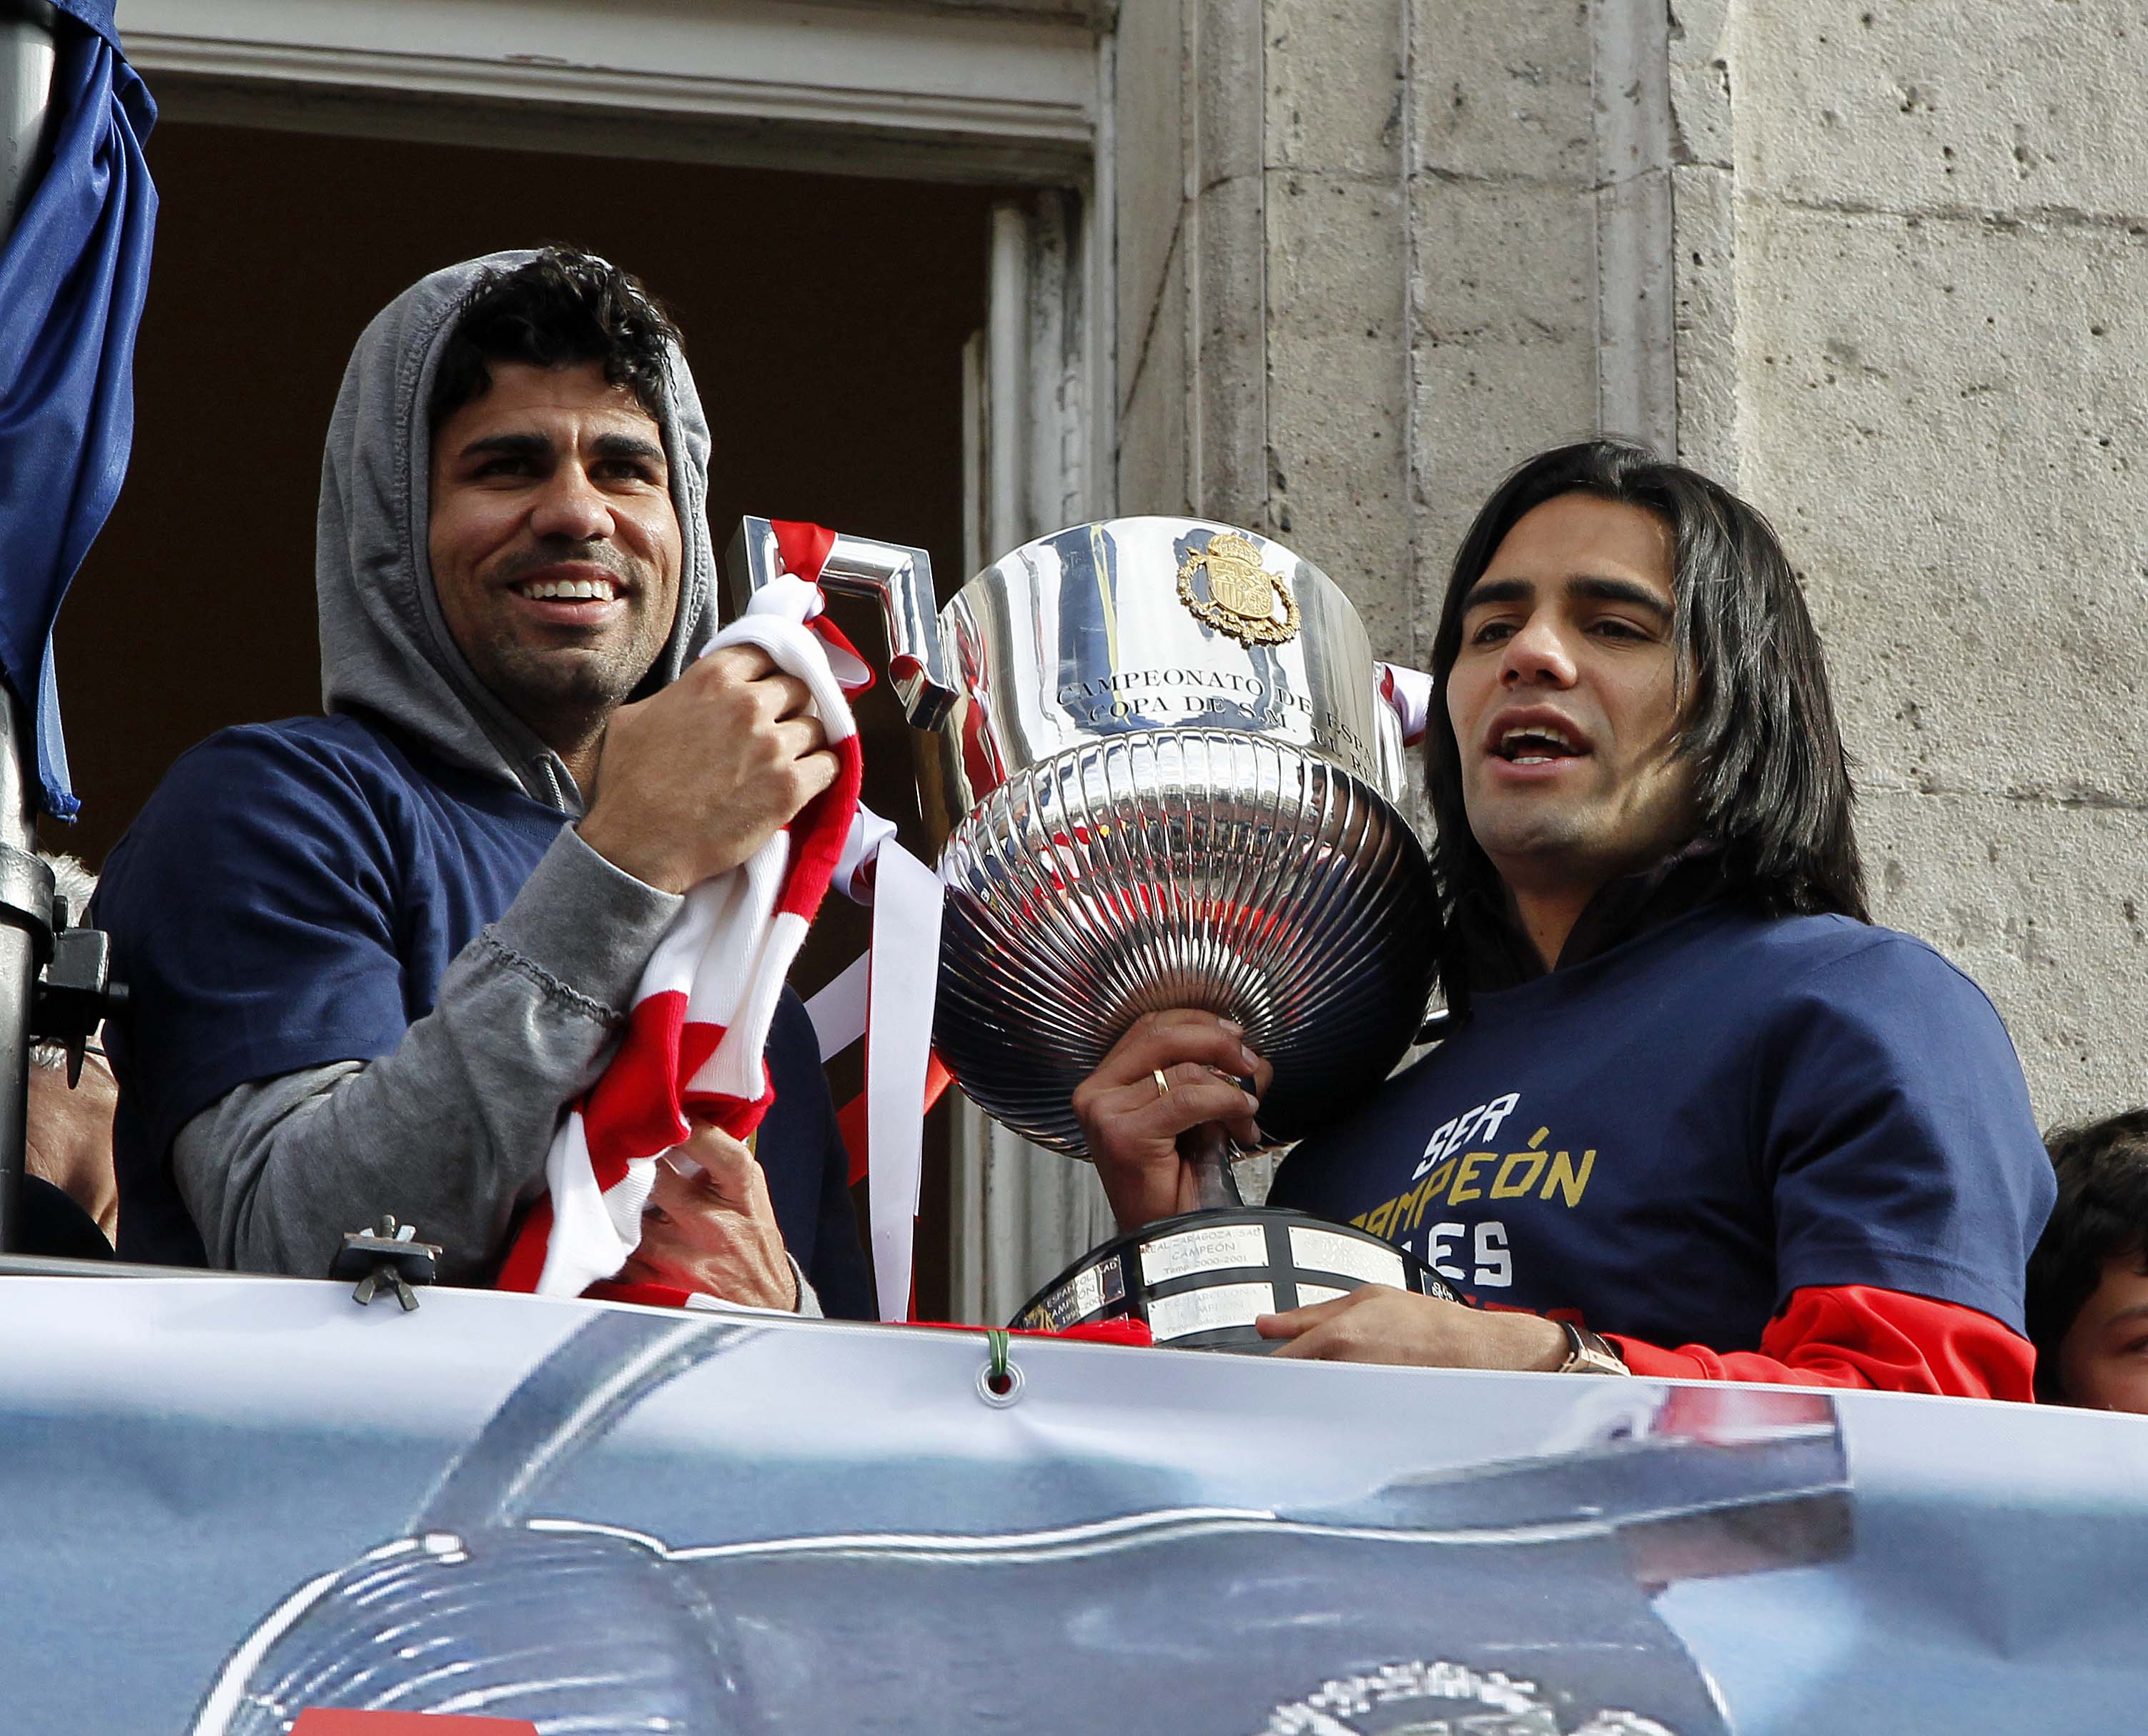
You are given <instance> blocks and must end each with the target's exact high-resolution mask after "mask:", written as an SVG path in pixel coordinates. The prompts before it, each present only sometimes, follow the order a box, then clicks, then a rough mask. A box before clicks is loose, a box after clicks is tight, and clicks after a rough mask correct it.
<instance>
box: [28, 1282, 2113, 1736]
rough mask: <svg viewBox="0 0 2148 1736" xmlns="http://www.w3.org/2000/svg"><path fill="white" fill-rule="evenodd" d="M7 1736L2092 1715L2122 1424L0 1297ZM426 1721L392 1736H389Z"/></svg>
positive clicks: (559, 1324) (1931, 1727)
mask: <svg viewBox="0 0 2148 1736" xmlns="http://www.w3.org/2000/svg"><path fill="white" fill-rule="evenodd" d="M0 1334H4V1340H3V1341H0V1342H6V1343H7V1344H8V1347H9V1349H8V1360H7V1374H6V1377H5V1379H4V1381H0V1439H3V1440H4V1442H5V1450H4V1456H0V1503H4V1512H0V1523H4V1525H5V1528H6V1536H7V1539H8V1547H7V1549H6V1551H5V1553H4V1557H0V1559H4V1563H5V1566H4V1568H0V1572H4V1573H5V1574H6V1576H7V1583H8V1593H9V1595H8V1598H7V1600H6V1603H5V1608H6V1610H7V1612H8V1617H7V1619H6V1621H5V1622H4V1623H0V1679H4V1680H5V1681H6V1682H7V1683H8V1717H7V1728H8V1730H9V1731H10V1732H11V1733H23V1736H38V1733H51V1736H62V1733H65V1736H78V1733H80V1732H83V1731H107V1730H108V1731H114V1732H118V1731H126V1732H136V1731H141V1732H148V1731H171V1730H184V1729H192V1730H194V1731H196V1732H198V1733H202V1736H208V1733H214V1736H254V1733H266V1732H270V1731H275V1732H284V1731H289V1730H292V1729H294V1728H296V1729H298V1730H299V1731H300V1732H301V1733H302V1736H397V1733H399V1732H402V1731H404V1730H405V1729H406V1727H407V1726H408V1725H409V1723H410V1721H411V1720H410V1715H411V1714H414V1713H423V1714H425V1715H426V1718H427V1722H426V1724H425V1725H424V1728H422V1729H419V1730H416V1731H415V1732H414V1736H434V1733H437V1736H453V1733H454V1732H455V1731H457V1730H458V1729H459V1728H462V1727H461V1726H459V1725H457V1724H456V1723H454V1722H452V1721H451V1720H450V1719H449V1718H448V1716H447V1715H448V1714H457V1715H459V1716H461V1717H462V1718H483V1719H490V1720H494V1722H493V1723H490V1724H489V1725H488V1724H485V1723H472V1724H470V1725H469V1727H468V1728H469V1730H470V1732H472V1733H473V1736H476V1733H481V1732H484V1731H487V1730H490V1731H493V1732H495V1733H498V1736H506V1733H508V1732H511V1731H515V1730H526V1729H531V1728H536V1729H543V1730H558V1731H565V1730H573V1731H575V1732H580V1733H590V1732H609V1731H617V1732H621V1733H625V1732H628V1731H634V1732H647V1731H650V1730H657V1729H667V1728H668V1729H672V1730H676V1731H682V1732H694V1733H697V1736H699V1733H710V1736H729V1733H734V1732H736V1733H746V1732H754V1733H759V1732H763V1731H779V1730H780V1731H785V1732H789V1731H800V1732H805V1731H821V1730H826V1731H845V1732H851V1731H858V1732H863V1731H871V1732H878V1733H897V1732H916V1733H918V1736H925V1733H933V1736H939V1733H945V1732H955V1731H965V1732H966V1731H976V1732H980V1733H981V1732H985V1731H991V1732H994V1733H1011V1732H1017V1731H1018V1732H1022V1733H1024V1736H1031V1733H1046V1736H1050V1733H1065V1736H1076V1733H1080V1736H1092V1733H1094V1732H1096V1731H1098V1730H1114V1731H1166V1730H1167V1731H1171V1732H1173V1733H1185V1736H1290V1733H1300V1732H1303V1733H1316V1736H1348V1733H1354V1732H1367V1733H1370V1732H1388V1733H1398V1732H1404V1731H1408V1732H1416V1733H1425V1732H1431V1731H1439V1732H1443V1733H1448V1736H1452V1733H1455V1732H1461V1731H1468V1732H1470V1733H1472V1736H1578V1733H1587V1736H1658V1733H1662V1732H1669V1733H1672V1736H1719V1733H1723V1732H1727V1731H1735V1732H1738V1733H1739V1736H1792V1733H1798V1736H1808V1733H1815V1732H1825V1733H1828V1736H1855V1733H1866V1732H1869V1733H1872V1736H1902V1733H1904V1732H1910V1731H1945V1732H1948V1733H1950V1736H1977V1733H1990V1736H2000V1733H2005V1736H2013V1733H2015V1732H2017V1731H2020V1730H2022V1729H2030V1728H2065V1729H2070V1730H2084V1731H2087V1730H2095V1731H2104V1730H2110V1731H2118V1730H2125V1729H2131V1728H2137V1727H2138V1725H2139V1722H2140V1707H2141V1705H2142V1704H2144V1703H2148V1653H2144V1651H2143V1648H2141V1646H2140V1635H2139V1607H2140V1594H2139V1589H2138V1588H2139V1585H2140V1563H2141V1562H2142V1561H2144V1560H2148V1420H2144V1419H2140V1418H2135V1417H2110V1416H2100V1415H2087V1414H2083V1413H2079V1412H2060V1411H2054V1410H2038V1409H2032V1408H2030V1407H2006V1406H2000V1405H1993V1404H1977V1403H1970V1402H1963V1401H1954V1400H1943V1399H1922V1398H1900V1397H1887V1396H1884V1395H1879V1394H1868V1393H1844V1394H1839V1395H1832V1396H1830V1395H1826V1394H1821V1393H1814V1392H1797V1391H1793V1390H1790V1389H1784V1388H1765V1387H1707V1386H1702V1385H1690V1386H1685V1385H1678V1384H1674V1383H1665V1382H1651V1381H1640V1380H1628V1381H1620V1380H1610V1379H1601V1378H1583V1377H1560V1376H1552V1375H1484V1374H1469V1373H1440V1372H1422V1371H1413V1370H1404V1369H1367V1368H1353V1367H1327V1366H1319V1365H1312V1364H1307V1363H1299V1362H1290V1363H1281V1362H1262V1361H1260V1360H1257V1359H1251V1358H1242V1357H1228V1356H1217V1355H1204V1354H1201V1353H1197V1352H1172V1351H1167V1350H1155V1351H1148V1350H1129V1349H1124V1348H1118V1347H1106V1346H1097V1345H1082V1344H1074V1343H1066V1342H1047V1341H1041V1340H1036V1339H1021V1338H1017V1339H1016V1340H1014V1341H1012V1344H1011V1348H1010V1350H1009V1352H1008V1356H1009V1359H1010V1360H1009V1366H1008V1367H1007V1369H1006V1372H1005V1377H1004V1378H1003V1379H1002V1380H1001V1382H999V1384H1000V1385H1001V1386H1004V1387H1006V1391H1004V1392H1000V1391H996V1390H994V1382H992V1381H991V1380H990V1379H989V1378H988V1376H989V1375H990V1373H991V1351H990V1347H989V1346H988V1343H987V1340H986V1337H984V1336H983V1335H981V1334H977V1333H967V1332H938V1331H932V1330H929V1329H921V1328H904V1327H858V1326H847V1325H842V1324H837V1323H826V1322H792V1321H788V1320H771V1319H770V1318H767V1317H759V1316H756V1317H752V1318H750V1319H748V1318H745V1317H722V1316H715V1317H712V1316H709V1315H704V1314H696V1315H691V1316H688V1315H681V1314H675V1313H667V1312H659V1311H650V1310H640V1309H632V1308H620V1307H604V1306H601V1305H597V1304H590V1303H585V1302H542V1301H537V1300H534V1299H531V1298H528V1297H509V1296H502V1295H492V1294H485V1293H481V1292H426V1293H425V1295H424V1305H423V1307H421V1308H420V1309H419V1311H418V1312H416V1313H414V1314H407V1315H406V1314H404V1312H402V1311H401V1310H400V1309H399V1308H396V1307H393V1306H392V1305H390V1306H375V1307H371V1308H360V1307H357V1306H355V1305H354V1303H353V1302H352V1301H351V1298H350V1294H349V1291H348V1289H346V1288H344V1287H339V1286H330V1285H326V1284H307V1283H297V1282H282V1281H277V1280H265V1279H243V1278H204V1279H201V1280H197V1281H186V1280H176V1279H175V1280H172V1281H168V1282H164V1281H141V1282H133V1281H123V1280H116V1279H115V1280H103V1281H98V1280H67V1279H41V1278H15V1279H12V1280H9V1281H8V1282H6V1283H4V1284H0ZM435 1719H439V1722H435V1721H434V1720H435Z"/></svg>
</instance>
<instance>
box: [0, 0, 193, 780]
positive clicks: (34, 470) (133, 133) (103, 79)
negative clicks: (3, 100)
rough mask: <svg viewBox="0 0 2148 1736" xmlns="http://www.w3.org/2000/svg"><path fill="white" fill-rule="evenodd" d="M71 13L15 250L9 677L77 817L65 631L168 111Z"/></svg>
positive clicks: (0, 501) (99, 34) (122, 463)
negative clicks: (32, 710)
mask: <svg viewBox="0 0 2148 1736" xmlns="http://www.w3.org/2000/svg"><path fill="white" fill-rule="evenodd" d="M63 3H64V9H65V10H66V11H67V12H68V13H70V14H72V15H73V17H72V18H69V19H68V20H67V21H63V23H62V24H61V25H60V28H59V31H58V38H59V43H58V48H59V53H58V65H57V67H56V68H55V70H54V73H53V115H54V123H53V126H54V133H53V147H52V155H51V158H50V161H49V163H48V165H47V167H46V168H45V170H44V172H43V176H42V178H40V179H39V181H38V183H37V187H36V189H35V190H34V191H33V193H32V194H31V196H30V198H29V200H28V203H27V204H26V205H25V207H24V208H23V213H22V214H21V216H20V218H18V221H17V223H16V226H15V229H14V233H13V234H11V235H10V236H9V237H8V244H7V248H6V251H5V253H0V675H5V677H6V680H7V681H8V685H10V686H11V687H13V689H14V690H15V692H16V694H17V695H18V697H20V698H21V699H22V700H23V702H24V704H25V705H34V706H35V707H36V713H37V720H38V724H37V728H38V784H39V785H40V787H41V790H42V793H43V802H44V805H45V807H46V809H47V810H48V811H49V812H51V813H53V814H55V815H59V816H60V817H61V818H63V819H69V818H72V817H73V815H74V813H75V811H76V810H77V808H78V806H79V804H78V802H77V801H76V800H75V797H74V792H73V790H71V789H70V788H69V787H68V772H67V755H66V751H65V749H64V748H63V746H62V745H61V740H60V722H59V697H58V689H57V686H56V685H55V683H54V680H53V674H52V630H53V619H54V617H55V616H57V615H58V613H59V607H60V601H61V600H62V599H63V597H64V596H66V595H67V588H68V585H69V584H70V583H71V582H72V581H73V578H74V575H75V573H76V571H77V569H78V568H79V567H80V566H81V565H82V560H83V555H84V554H87V553H88V549H89V545H90V544H91V543H92V541H93V540H94V539H95V538H96V536H97V533H98V531H99V530H101V529H103V527H104V521H105V519H106V518H107V517H108V515H109V514H110V513H111V511H112V504H113V501H114V500H115V499H118V494H119V484H120V483H121V481H122V480H123V479H124V478H125V476H126V474H127V459H128V454H129V452H130V451H131V449H133V442H134V333H135V328H136V326H137V325H138V323H139V322H140V319H141V317H142V304H143V299H144V297H145V296H146V295H147V294H148V285H149V250H150V243H151V238H152V237H153V233H154V231H155V228H156V219H157V193H156V188H154V187H153V185H152V184H151V183H150V179H149V171H148V167H147V165H146V164H144V163H143V160H142V141H143V138H146V137H147V136H148V132H149V128H151V126H152V125H153V124H154V123H155V120H156V115H157V109H156V104H155V103H153V102H151V101H150V99H149V93H148V88H147V87H146V86H145V85H144V84H143V83H142V81H141V79H140V78H138V77H137V76H136V75H135V73H134V70H133V68H131V67H129V66H128V64H127V63H126V62H125V61H124V60H123V59H122V58H120V54H119V51H118V48H117V47H116V46H115V45H114V43H113V40H112V36H111V31H112V8H110V7H109V6H108V5H98V4H91V3H86V0H63ZM75 18H79V19H80V20H81V21H82V22H83V23H85V24H87V25H88V27H89V28H88V29H83V28H78V27H77V25H76V23H74V22H73V19H75ZM93 32H94V34H93Z"/></svg>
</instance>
